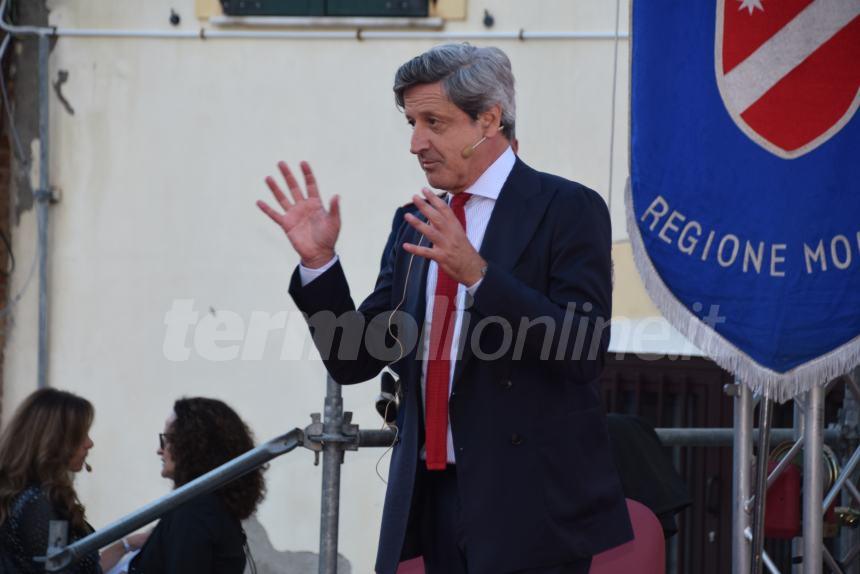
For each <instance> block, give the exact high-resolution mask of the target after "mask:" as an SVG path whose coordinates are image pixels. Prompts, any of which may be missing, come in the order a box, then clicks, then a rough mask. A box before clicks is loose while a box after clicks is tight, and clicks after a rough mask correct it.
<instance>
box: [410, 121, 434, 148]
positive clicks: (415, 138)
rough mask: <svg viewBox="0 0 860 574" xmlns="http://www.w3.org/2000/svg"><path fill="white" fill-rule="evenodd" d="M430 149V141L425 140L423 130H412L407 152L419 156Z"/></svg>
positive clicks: (417, 128)
mask: <svg viewBox="0 0 860 574" xmlns="http://www.w3.org/2000/svg"><path fill="white" fill-rule="evenodd" d="M429 147H430V140H428V139H427V136H426V135H425V132H424V130H423V129H421V128H419V127H416V128H415V129H414V130H412V139H411V140H410V142H409V151H410V152H412V153H414V154H419V153H421V152H422V151H425V150H427V149H428V148H429Z"/></svg>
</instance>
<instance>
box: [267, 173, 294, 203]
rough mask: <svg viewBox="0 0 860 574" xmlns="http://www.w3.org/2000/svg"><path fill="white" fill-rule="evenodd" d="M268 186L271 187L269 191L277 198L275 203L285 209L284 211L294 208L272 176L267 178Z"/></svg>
mask: <svg viewBox="0 0 860 574" xmlns="http://www.w3.org/2000/svg"><path fill="white" fill-rule="evenodd" d="M266 185H267V186H268V187H269V190H270V191H271V192H272V195H274V196H275V201H277V202H278V204H279V205H280V206H281V207H283V208H284V211H286V210H288V209H289V208H291V207H292V204H291V203H290V201H289V200H288V199H287V196H286V195H284V192H283V191H281V188H280V187H278V184H277V182H276V181H275V178H274V177H272V176H269V177H267V178H266Z"/></svg>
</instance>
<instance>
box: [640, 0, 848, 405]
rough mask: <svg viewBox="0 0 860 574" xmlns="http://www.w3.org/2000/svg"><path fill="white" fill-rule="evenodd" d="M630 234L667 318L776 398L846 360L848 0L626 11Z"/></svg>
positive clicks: (746, 0) (828, 374) (649, 4)
mask: <svg viewBox="0 0 860 574" xmlns="http://www.w3.org/2000/svg"><path fill="white" fill-rule="evenodd" d="M631 39H632V47H631V59H632V64H631V65H632V71H631V128H630V129H631V137H630V142H631V143H630V145H631V151H630V184H629V187H628V192H627V216H628V228H629V233H630V238H631V242H632V244H633V249H634V255H635V257H636V261H637V265H638V267H639V270H640V273H641V274H642V276H643V279H644V282H645V285H646V288H647V289H648V291H649V293H650V294H651V296H652V298H653V299H654V300H655V301H656V303H657V305H658V307H660V309H661V311H662V312H663V314H664V315H665V316H666V318H667V319H668V320H669V321H670V322H671V323H672V324H673V325H674V326H675V327H676V328H677V329H678V330H679V331H681V332H682V333H684V334H685V335H686V336H687V337H688V338H689V339H690V340H691V341H692V342H693V343H695V344H696V345H697V346H698V347H699V348H701V349H702V350H703V351H704V352H705V353H706V354H707V355H709V356H710V357H712V358H713V359H714V360H715V361H716V362H717V363H718V364H720V365H721V366H722V367H724V368H726V369H727V370H729V371H731V372H733V373H734V374H735V375H737V376H738V377H739V378H740V379H741V380H742V381H743V382H745V383H746V384H748V385H749V386H750V387H752V388H753V390H755V391H758V392H762V393H763V394H765V395H766V396H768V397H769V398H773V399H776V400H780V401H784V400H787V399H790V398H792V397H794V396H795V395H797V394H798V393H800V392H803V391H806V390H808V389H809V388H810V387H811V386H812V385H815V384H819V383H822V382H825V381H827V380H829V379H832V378H834V377H836V376H839V375H841V374H844V373H846V372H848V371H849V370H850V369H851V368H853V367H854V366H856V365H857V364H858V363H860V119H858V118H857V114H856V112H857V108H858V105H860V0H814V1H810V0H717V1H713V0H712V1H695V2H669V1H666V0H647V1H646V0H638V1H636V2H634V5H633V11H632V34H631Z"/></svg>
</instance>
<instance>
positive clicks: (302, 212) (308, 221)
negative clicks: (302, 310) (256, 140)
mask: <svg viewBox="0 0 860 574" xmlns="http://www.w3.org/2000/svg"><path fill="white" fill-rule="evenodd" d="M299 165H300V166H301V168H302V175H303V176H304V179H305V188H306V189H307V197H305V195H304V194H302V189H301V187H299V182H298V181H296V178H295V177H293V174H292V172H291V171H290V168H289V167H287V164H286V163H285V162H283V161H282V162H279V163H278V170H280V172H281V174H282V175H283V176H284V180H285V181H286V182H287V189H289V190H290V196H291V197H292V201H290V200H289V199H287V196H286V195H284V192H283V191H281V188H280V187H278V184H277V182H276V181H275V178H273V177H271V176H269V177H267V178H266V185H267V186H268V187H269V189H270V190H271V191H272V195H273V196H274V197H275V201H276V202H277V203H278V205H279V206H280V207H281V209H282V210H283V213H282V212H281V210H278V209H274V208H272V207H271V206H270V205H269V204H267V203H266V202H265V201H257V207H259V208H260V209H261V210H262V211H263V213H265V214H266V215H268V216H269V217H270V218H271V219H272V221H274V222H275V223H277V224H278V225H279V226H280V228H281V229H283V230H284V233H286V234H287V237H288V238H289V240H290V243H291V244H292V245H293V249H295V250H296V252H297V253H298V254H299V257H301V260H302V265H304V266H305V267H308V268H311V269H314V268H317V267H322V266H323V265H325V264H326V263H328V262H329V261H331V259H332V258H333V257H334V245H335V243H336V242H337V236H338V233H340V204H339V200H340V198H339V197H338V196H336V195H335V196H334V197H332V198H331V201H330V202H329V208H328V211H326V209H325V206H323V203H322V200H321V199H320V194H319V190H318V189H317V182H316V179H315V178H314V173H313V171H311V166H310V165H309V164H308V163H307V162H306V161H303V162H301V163H300V164H299Z"/></svg>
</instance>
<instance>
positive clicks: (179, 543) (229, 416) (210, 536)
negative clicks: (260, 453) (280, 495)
mask: <svg viewBox="0 0 860 574" xmlns="http://www.w3.org/2000/svg"><path fill="white" fill-rule="evenodd" d="M252 448H254V440H253V435H252V434H251V431H250V430H249V429H248V426H247V425H246V424H245V423H244V422H243V421H242V419H240V418H239V415H237V414H236V412H235V411H233V409H231V408H230V407H228V406H227V405H226V404H224V403H223V402H221V401H219V400H216V399H207V398H184V399H180V400H178V401H176V403H175V404H174V405H173V412H172V413H171V414H170V416H169V417H168V418H167V421H165V424H164V432H163V433H161V434H160V435H159V448H158V451H157V452H158V455H159V456H160V457H161V460H162V467H161V476H163V477H165V478H168V479H171V480H172V481H173V485H174V488H176V487H179V486H182V485H184V484H186V483H188V482H190V481H192V480H194V479H195V478H198V477H199V476H202V475H203V474H205V473H207V472H209V471H210V470H212V469H214V468H216V467H218V466H220V465H222V464H224V463H225V462H227V461H229V460H231V459H233V458H235V457H237V456H239V455H241V454H243V453H245V452H247V451H249V450H251V449H252ZM263 471H264V469H263V468H259V469H257V470H255V471H253V472H250V473H248V474H246V475H244V476H242V477H241V478H239V479H237V480H234V481H233V482H231V483H230V484H228V485H226V486H224V487H222V488H220V489H218V490H216V491H215V492H212V493H208V494H203V495H200V496H198V497H196V498H194V499H192V500H190V501H188V502H186V503H185V504H183V505H182V506H180V507H179V508H177V509H175V510H173V511H171V512H169V513H168V514H166V515H165V516H164V517H163V518H162V519H161V522H159V523H158V526H156V527H155V530H153V532H152V534H151V536H150V537H149V540H147V542H146V544H144V545H143V548H142V549H141V550H140V553H139V554H138V555H137V556H135V557H134V559H133V560H132V561H131V566H130V568H129V573H130V574H187V573H194V574H209V573H211V574H242V572H244V570H245V562H246V552H247V544H246V540H245V532H244V531H243V530H242V524H241V521H242V520H244V519H246V518H248V517H249V516H251V515H252V514H253V513H254V511H255V510H256V509H257V505H258V504H259V503H260V502H261V501H262V500H263V497H264V495H265V483H264V481H263Z"/></svg>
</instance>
